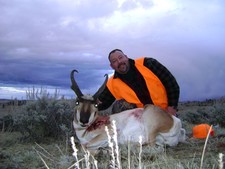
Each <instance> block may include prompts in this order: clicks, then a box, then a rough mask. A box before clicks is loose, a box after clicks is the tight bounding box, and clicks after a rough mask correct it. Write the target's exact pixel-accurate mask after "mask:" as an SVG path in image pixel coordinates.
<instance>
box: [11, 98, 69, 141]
mask: <svg viewBox="0 0 225 169" xmlns="http://www.w3.org/2000/svg"><path fill="white" fill-rule="evenodd" d="M21 111H22V112H21V113H19V115H18V116H16V117H15V119H14V122H15V126H16V129H17V130H18V131H19V132H21V133H22V134H23V135H24V136H25V137H26V138H29V139H35V140H36V141H41V140H43V139H44V137H54V138H59V137H60V136H62V135H63V136H64V137H65V134H69V133H70V132H71V121H72V119H71V115H72V111H71V106H70V104H69V102H68V101H66V100H56V99H49V98H48V97H42V98H39V99H38V100H35V101H29V102H28V103H27V104H26V105H25V106H24V107H23V108H22V110H21Z"/></svg>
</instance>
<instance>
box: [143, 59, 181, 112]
mask: <svg viewBox="0 0 225 169" xmlns="http://www.w3.org/2000/svg"><path fill="white" fill-rule="evenodd" d="M144 66H146V67H147V68H149V69H150V70H151V71H152V72H153V73H154V74H155V75H156V76H157V77H158V78H159V79H160V81H161V82H162V84H163V85H164V87H165V89H166V92H167V97H168V105H169V106H174V107H175V108H176V107H177V105H178V101H179V96H180V87H179V85H178V83H177V81H176V79H175V77H174V76H173V75H172V73H171V72H170V71H169V70H168V69H167V68H166V67H165V66H164V65H162V64H161V63H159V62H158V61H157V60H156V59H153V58H145V60H144Z"/></svg>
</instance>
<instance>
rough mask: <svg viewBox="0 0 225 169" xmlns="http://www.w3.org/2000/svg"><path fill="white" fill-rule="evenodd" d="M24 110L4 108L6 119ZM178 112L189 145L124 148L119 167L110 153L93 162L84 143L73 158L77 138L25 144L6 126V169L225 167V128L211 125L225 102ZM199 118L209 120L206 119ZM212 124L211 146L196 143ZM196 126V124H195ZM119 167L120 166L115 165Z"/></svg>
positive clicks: (1, 150)
mask: <svg viewBox="0 0 225 169" xmlns="http://www.w3.org/2000/svg"><path fill="white" fill-rule="evenodd" d="M22 107H23V106H16V105H14V106H7V107H4V108H2V107H1V108H0V119H2V118H3V117H4V116H7V115H12V116H13V117H14V116H16V115H18V113H20V112H21V111H20V110H21V109H22ZM178 108H179V112H178V115H179V117H180V118H181V119H182V121H183V126H184V128H185V129H186V131H187V143H180V144H178V146H176V147H164V148H163V149H156V148H152V147H149V146H135V145H131V144H127V145H119V155H118V161H113V156H112V153H111V152H110V151H109V150H101V151H100V152H99V154H98V155H96V156H95V157H92V156H90V155H89V154H88V153H87V152H84V150H83V149H82V147H80V145H79V143H78V141H77V140H75V145H76V148H77V150H78V151H77V159H76V158H75V156H73V152H74V151H73V149H72V145H71V141H70V136H71V135H65V136H64V137H60V139H59V138H57V139H56V138H54V137H43V138H42V140H41V141H40V140H39V141H35V140H32V141H31V140H27V139H25V138H24V136H23V134H22V133H21V132H19V131H16V130H15V129H13V128H10V127H9V128H6V127H2V126H0V127H1V132H0V169H10V168H12V169H31V168H40V169H41V168H56V169H68V168H99V169H106V168H107V169H108V168H123V169H126V168H130V169H136V168H143V169H144V168H160V169H161V168H162V169H163V168H165V169H175V168H177V169H196V168H202V169H206V168H221V167H223V166H222V165H223V163H224V161H225V160H224V157H223V154H225V128H224V127H225V126H222V125H223V123H222V122H221V124H222V125H218V123H216V122H217V121H215V120H212V119H210V117H212V116H208V115H207V114H210V113H212V112H213V113H217V114H218V116H219V114H222V113H223V114H225V112H224V111H225V101H224V99H219V100H208V101H205V102H185V103H180V104H179V107H178ZM199 114H200V115H201V114H203V115H204V116H202V117H201V116H200V115H199ZM205 116H206V117H205ZM219 117H221V118H223V116H219ZM192 118H193V119H192ZM198 118H199V119H200V120H198ZM203 118H205V121H203V120H202V119H203ZM207 120H208V122H209V123H213V125H214V126H213V129H214V130H215V136H214V137H209V138H208V139H207V140H206V139H194V138H192V127H193V126H194V125H196V124H198V122H199V124H200V123H202V122H207ZM191 121H193V122H194V123H191ZM196 121H197V122H196ZM218 122H219V121H218ZM210 125H211V124H210ZM34 132H35V131H34ZM115 159H116V158H115ZM77 160H80V162H79V165H77V166H76V167H75V164H76V162H77ZM96 162H97V164H96ZM114 163H115V165H113V164H114ZM118 164H119V165H118ZM223 168H224V167H223Z"/></svg>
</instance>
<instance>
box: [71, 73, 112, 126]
mask: <svg viewBox="0 0 225 169" xmlns="http://www.w3.org/2000/svg"><path fill="white" fill-rule="evenodd" d="M74 72H77V73H78V71H77V70H72V71H71V74H70V79H71V83H72V85H71V89H72V90H73V91H74V92H75V94H76V95H77V98H76V104H75V112H74V122H75V123H77V124H79V125H80V126H81V127H88V126H90V125H91V124H92V123H93V122H94V121H95V120H96V118H97V116H98V102H97V98H98V96H99V95H100V94H101V92H102V91H103V90H104V88H105V86H106V82H107V80H108V75H105V76H106V78H105V81H104V83H103V84H102V86H101V87H100V88H99V89H98V91H97V92H96V93H95V94H94V95H93V96H92V95H83V94H82V92H81V90H80V88H79V86H78V85H77V83H76V81H75V79H74Z"/></svg>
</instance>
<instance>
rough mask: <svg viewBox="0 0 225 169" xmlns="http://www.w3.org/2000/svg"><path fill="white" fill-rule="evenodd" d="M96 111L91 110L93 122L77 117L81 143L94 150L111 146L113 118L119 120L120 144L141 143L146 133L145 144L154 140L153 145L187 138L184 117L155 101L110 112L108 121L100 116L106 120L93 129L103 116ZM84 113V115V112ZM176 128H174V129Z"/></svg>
mask: <svg viewBox="0 0 225 169" xmlns="http://www.w3.org/2000/svg"><path fill="white" fill-rule="evenodd" d="M81 105H82V104H81ZM92 108H93V107H92ZM75 111H77V109H75ZM95 111H96V110H93V111H90V114H92V115H91V116H90V117H91V119H90V121H89V126H86V127H82V126H80V122H79V119H76V118H75V119H74V122H73V123H74V128H75V131H76V134H77V137H78V139H79V140H80V143H81V144H82V145H83V146H84V147H85V148H86V149H88V150H89V151H90V152H92V153H93V152H96V150H97V149H98V148H100V147H107V144H108V138H107V134H106V132H105V126H107V127H108V128H109V131H110V134H111V135H112V134H113V133H112V130H111V125H112V121H113V120H114V121H115V122H116V127H117V135H118V142H119V143H120V144H126V143H127V142H128V140H129V139H130V140H129V141H131V142H137V143H138V141H139V140H138V138H139V136H140V135H141V136H142V137H143V144H150V145H151V146H154V145H155V144H159V145H161V144H168V145H171V146H174V145H176V144H177V143H178V142H180V141H184V139H185V136H184V134H185V131H184V129H182V128H181V122H180V120H179V119H178V118H176V117H174V116H173V117H172V116H171V115H170V114H168V113H167V112H166V111H164V110H162V109H161V108H159V107H156V106H154V105H146V106H145V107H144V108H136V109H131V110H126V111H123V112H121V113H117V114H113V115H110V116H109V117H108V119H109V121H108V122H105V123H104V120H103V122H101V120H100V122H101V123H103V124H101V125H100V126H99V127H97V128H96V129H92V130H89V128H90V127H92V125H93V124H94V123H96V121H98V120H99V119H101V118H103V117H101V116H99V117H98V114H96V115H95V116H96V117H93V113H94V112H95ZM77 113H79V112H75V116H76V117H77ZM80 116H82V113H81V114H80ZM96 119H98V120H96ZM174 119H176V125H175V124H174ZM97 126H98V125H97ZM172 129H173V131H171V130H172ZM181 130H182V132H181Z"/></svg>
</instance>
